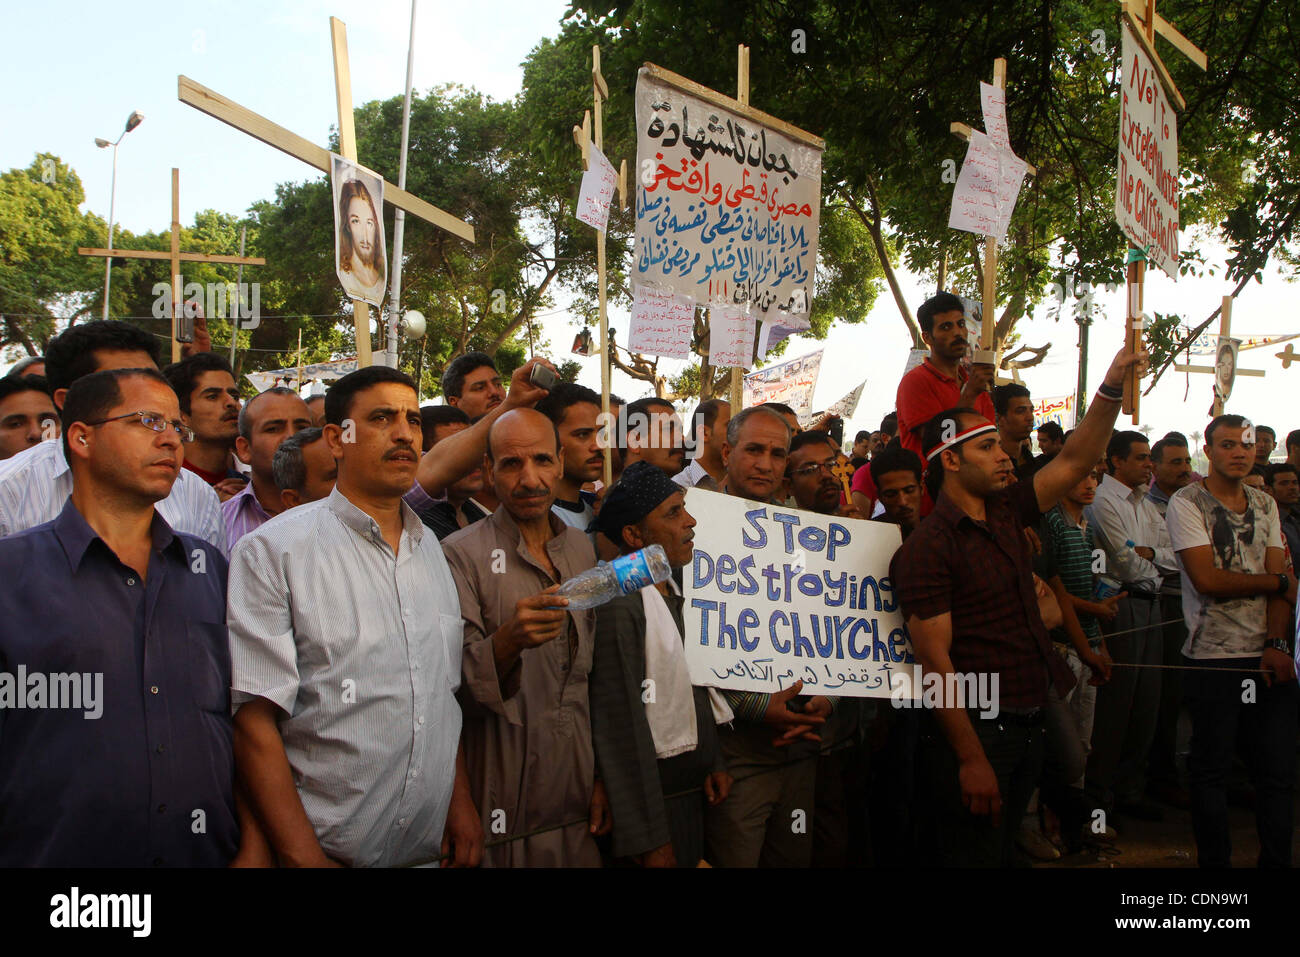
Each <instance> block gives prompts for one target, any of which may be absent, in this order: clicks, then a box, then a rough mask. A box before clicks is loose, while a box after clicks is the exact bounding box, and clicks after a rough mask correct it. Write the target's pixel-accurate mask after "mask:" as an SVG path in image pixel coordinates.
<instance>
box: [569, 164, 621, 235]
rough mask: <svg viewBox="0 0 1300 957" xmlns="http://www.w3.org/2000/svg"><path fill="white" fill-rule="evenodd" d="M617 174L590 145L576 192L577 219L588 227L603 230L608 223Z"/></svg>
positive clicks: (616, 183) (611, 165)
mask: <svg viewBox="0 0 1300 957" xmlns="http://www.w3.org/2000/svg"><path fill="white" fill-rule="evenodd" d="M617 185H618V173H617V171H615V169H614V166H613V164H612V163H610V161H609V160H608V159H606V158H605V154H604V153H602V152H601V151H600V150H599V149H597V148H596V145H595V144H594V143H593V144H591V152H590V161H589V165H588V166H587V170H586V172H584V173H583V174H582V186H581V187H580V188H579V190H578V210H577V216H578V219H580V220H582V221H583V222H584V223H586V224H587V225H588V226H594V227H595V228H596V229H604V228H605V226H606V224H607V223H608V222H609V204H610V202H611V201H612V200H613V199H614V187H615V186H617Z"/></svg>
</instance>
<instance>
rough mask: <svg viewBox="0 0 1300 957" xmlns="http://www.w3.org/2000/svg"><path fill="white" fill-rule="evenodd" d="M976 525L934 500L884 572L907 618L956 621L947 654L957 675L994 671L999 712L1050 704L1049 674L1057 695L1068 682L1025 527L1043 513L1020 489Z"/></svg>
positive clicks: (996, 500)
mask: <svg viewBox="0 0 1300 957" xmlns="http://www.w3.org/2000/svg"><path fill="white" fill-rule="evenodd" d="M984 510H985V518H984V521H982V522H981V521H976V520H975V519H974V518H971V517H970V516H969V515H967V514H966V512H965V511H963V510H962V509H961V508H959V507H958V506H957V504H956V503H955V502H953V500H952V499H950V498H949V497H948V496H947V495H944V494H942V493H940V495H939V501H938V502H937V503H935V507H934V511H933V512H931V513H930V515H929V517H928V518H926V519H925V520H924V521H922V522H921V524H920V525H918V526H917V528H916V530H915V531H914V532H912V534H911V535H909V536H907V538H906V540H905V541H904V542H903V544H902V546H901V547H900V548H899V549H898V551H897V552H895V553H894V558H893V560H892V561H891V562H890V565H889V575H890V578H892V579H893V582H894V591H895V592H896V593H897V595H898V600H899V603H900V604H901V605H902V608H903V614H904V615H905V616H907V617H909V618H910V617H911V616H913V615H915V616H916V617H918V618H921V619H923V620H924V619H927V618H935V617H937V616H939V615H942V614H944V613H949V614H951V616H952V648H951V651H950V652H949V654H950V657H951V659H952V664H953V668H954V670H955V671H956V672H957V673H959V674H976V675H978V674H988V673H992V674H997V675H998V691H999V702H1000V705H1001V707H1002V709H1003V710H1016V711H1022V710H1030V709H1033V708H1040V707H1042V706H1043V705H1045V704H1046V703H1047V686H1048V680H1049V677H1050V679H1051V683H1052V685H1054V686H1055V688H1056V690H1057V692H1058V693H1060V694H1061V695H1065V694H1066V693H1067V692H1068V691H1069V690H1070V689H1071V688H1072V687H1074V676H1073V675H1072V674H1071V673H1070V669H1069V667H1068V666H1067V665H1066V664H1065V659H1064V658H1062V657H1061V656H1060V655H1059V654H1057V653H1056V652H1055V651H1054V650H1053V649H1052V640H1051V638H1050V637H1049V636H1048V634H1047V628H1046V627H1045V626H1044V625H1043V618H1042V616H1041V615H1040V614H1039V612H1038V597H1037V595H1036V594H1035V593H1034V579H1033V555H1032V553H1031V552H1030V548H1029V542H1028V540H1027V539H1026V538H1025V532H1024V530H1025V527H1026V526H1028V525H1033V524H1034V523H1036V522H1037V521H1038V518H1039V516H1040V514H1041V513H1040V511H1039V508H1038V498H1037V496H1036V494H1035V492H1034V483H1033V482H1017V483H1016V484H1015V485H1013V486H1011V488H1009V489H1007V490H1006V491H1004V492H1000V493H998V494H997V495H994V496H993V497H991V498H988V499H985V500H984Z"/></svg>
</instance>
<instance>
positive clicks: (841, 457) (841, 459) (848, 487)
mask: <svg viewBox="0 0 1300 957" xmlns="http://www.w3.org/2000/svg"><path fill="white" fill-rule="evenodd" d="M856 471H857V469H855V468H854V467H853V463H852V462H850V461H849V457H848V456H847V455H845V454H844V452H843V451H841V450H840V449H836V450H835V467H834V468H833V469H831V474H832V475H834V476H835V477H836V478H837V479H839V480H840V488H841V489H843V490H844V499H845V501H847V502H850V503H851V502H852V501H853V473H854V472H856ZM864 517H866V518H870V517H871V516H869V515H868V516H864Z"/></svg>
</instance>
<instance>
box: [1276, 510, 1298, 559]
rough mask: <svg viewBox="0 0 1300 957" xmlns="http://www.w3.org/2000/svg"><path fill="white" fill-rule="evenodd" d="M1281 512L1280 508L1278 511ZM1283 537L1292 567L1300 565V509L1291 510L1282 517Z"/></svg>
mask: <svg viewBox="0 0 1300 957" xmlns="http://www.w3.org/2000/svg"><path fill="white" fill-rule="evenodd" d="M1281 510H1282V509H1281V507H1279V508H1278V511H1279V512H1280V511H1281ZM1282 537H1283V538H1284V539H1285V540H1286V547H1287V551H1288V552H1289V553H1290V555H1289V557H1290V559H1291V566H1292V567H1293V568H1294V567H1296V566H1297V565H1300V509H1297V508H1289V509H1287V511H1286V514H1285V515H1283V516H1282Z"/></svg>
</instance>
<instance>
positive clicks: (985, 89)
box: [980, 81, 1014, 153]
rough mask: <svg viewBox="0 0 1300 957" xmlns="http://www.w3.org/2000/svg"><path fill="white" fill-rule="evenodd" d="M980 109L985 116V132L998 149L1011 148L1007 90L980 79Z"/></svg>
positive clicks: (1009, 149) (1010, 150)
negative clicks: (1008, 129) (1008, 127)
mask: <svg viewBox="0 0 1300 957" xmlns="http://www.w3.org/2000/svg"><path fill="white" fill-rule="evenodd" d="M980 111H981V113H982V114H983V116H984V132H985V133H986V134H987V135H988V138H989V139H990V140H991V141H992V142H993V145H994V146H996V147H997V148H998V149H1002V150H1006V151H1007V152H1008V153H1011V152H1014V151H1013V150H1012V149H1011V136H1010V134H1009V133H1008V132H1007V91H1006V90H1004V89H1003V88H1002V87H1000V86H994V85H993V84H992V83H985V82H983V81H980Z"/></svg>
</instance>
